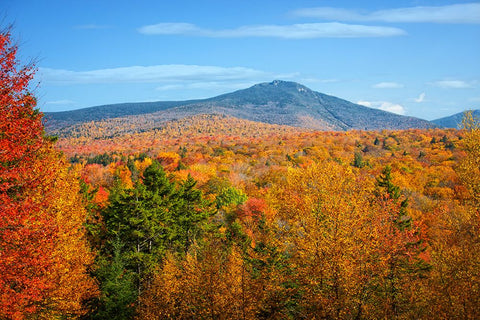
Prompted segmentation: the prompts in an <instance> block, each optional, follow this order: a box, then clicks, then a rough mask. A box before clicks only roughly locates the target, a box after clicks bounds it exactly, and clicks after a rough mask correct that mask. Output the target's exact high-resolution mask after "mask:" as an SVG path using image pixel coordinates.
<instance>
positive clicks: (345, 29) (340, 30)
mask: <svg viewBox="0 0 480 320" xmlns="http://www.w3.org/2000/svg"><path fill="white" fill-rule="evenodd" d="M138 32H140V33H143V34H146V35H185V36H199V37H211V38H243V37H274V38H284V39H315V38H363V37H392V36H401V35H405V34H406V32H405V31H403V30H402V29H399V28H391V27H380V26H364V25H354V24H344V23H338V22H332V23H304V24H293V25H283V26H282V25H258V26H241V27H238V28H236V29H222V30H212V29H204V28H200V27H198V26H196V25H194V24H191V23H159V24H154V25H147V26H143V27H141V28H139V29H138Z"/></svg>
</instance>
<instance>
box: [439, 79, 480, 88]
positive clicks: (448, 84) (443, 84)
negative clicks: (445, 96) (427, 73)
mask: <svg viewBox="0 0 480 320" xmlns="http://www.w3.org/2000/svg"><path fill="white" fill-rule="evenodd" d="M431 84H432V85H433V86H435V87H439V88H443V89H468V88H473V87H474V84H473V83H472V82H466V81H462V80H441V81H435V82H432V83H431Z"/></svg>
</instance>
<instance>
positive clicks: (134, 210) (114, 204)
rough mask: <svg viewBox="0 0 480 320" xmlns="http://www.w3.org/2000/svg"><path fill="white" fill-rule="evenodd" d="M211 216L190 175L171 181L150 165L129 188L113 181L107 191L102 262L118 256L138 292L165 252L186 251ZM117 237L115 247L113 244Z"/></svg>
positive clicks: (160, 167) (157, 166)
mask: <svg viewBox="0 0 480 320" xmlns="http://www.w3.org/2000/svg"><path fill="white" fill-rule="evenodd" d="M213 213H214V211H213V210H212V209H211V205H210V204H209V203H208V202H206V201H205V200H204V199H203V194H202V192H201V191H200V190H198V189H196V181H195V180H194V179H193V178H192V177H190V176H189V177H188V178H187V179H186V180H185V181H182V182H180V183H177V182H172V181H170V179H169V178H168V177H167V175H166V173H165V171H164V170H163V168H162V166H161V165H160V164H159V163H158V162H156V161H155V162H153V163H152V165H150V166H149V167H147V168H146V169H145V171H144V173H143V178H141V179H139V180H138V181H137V183H136V184H135V186H134V188H133V189H128V188H125V187H123V186H122V185H121V184H120V183H118V184H117V185H116V186H115V187H114V189H113V190H112V191H111V193H110V204H109V206H108V207H107V208H105V209H104V210H103V212H102V214H103V221H104V224H105V229H106V231H105V235H104V238H105V247H104V250H103V255H104V258H105V259H107V260H109V259H111V258H109V257H113V259H114V260H115V259H116V258H115V257H116V256H118V255H121V259H122V261H123V262H124V265H125V268H126V270H128V272H130V273H131V274H132V277H133V279H134V281H135V288H136V290H137V291H138V293H140V292H141V291H142V289H143V287H144V286H145V284H146V283H147V284H148V278H149V276H150V275H151V274H152V273H153V271H154V270H155V269H156V268H157V267H158V266H159V265H160V264H161V262H162V259H163V257H164V256H165V253H166V252H167V251H170V252H176V253H179V254H184V253H186V252H187V251H188V249H189V248H190V246H191V245H192V244H193V243H194V242H195V241H196V239H197V237H198V236H199V235H200V234H201V232H202V230H203V227H204V225H205V223H206V220H207V218H208V217H209V216H211V215H212V214H213ZM118 239H121V240H122V243H123V246H122V247H121V248H118V246H116V242H117V241H118ZM112 272H113V271H112ZM105 279H106V278H105Z"/></svg>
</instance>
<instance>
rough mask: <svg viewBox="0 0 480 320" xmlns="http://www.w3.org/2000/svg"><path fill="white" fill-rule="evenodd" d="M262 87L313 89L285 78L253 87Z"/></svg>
mask: <svg viewBox="0 0 480 320" xmlns="http://www.w3.org/2000/svg"><path fill="white" fill-rule="evenodd" d="M255 87H257V88H260V87H271V88H275V87H276V88H280V89H302V90H300V91H311V90H310V89H309V88H307V87H305V86H304V85H301V84H300V83H297V82H293V81H284V80H273V81H272V82H263V83H259V84H256V85H254V86H253V88H255Z"/></svg>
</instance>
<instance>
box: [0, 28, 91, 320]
mask: <svg viewBox="0 0 480 320" xmlns="http://www.w3.org/2000/svg"><path fill="white" fill-rule="evenodd" d="M16 53H17V47H16V46H15V45H13V44H12V39H11V34H10V32H9V31H3V32H0V114H1V115H2V119H1V120H0V318H2V319H24V318H31V317H32V316H33V315H39V316H42V315H43V316H47V314H49V315H51V316H49V317H50V318H51V317H53V316H54V315H55V316H56V315H58V313H62V314H70V315H78V314H80V313H84V312H85V310H84V309H83V308H82V307H81V306H80V304H79V303H80V301H79V300H78V301H77V302H79V303H76V302H75V303H69V302H67V300H69V299H70V297H68V295H66V294H65V293H64V291H65V290H67V291H68V290H69V289H68V287H71V286H76V285H80V286H79V288H78V289H77V290H78V291H77V293H78V294H79V295H78V296H76V297H75V299H77V297H83V298H86V297H87V296H88V294H87V293H86V292H90V293H91V294H94V293H95V286H94V283H93V282H92V281H91V280H89V277H88V276H87V267H88V265H89V264H90V263H91V260H92V258H91V252H90V251H89V250H88V247H87V246H86V242H85V241H84V239H83V236H82V235H81V232H82V223H83V218H84V213H85V211H84V209H83V211H82V208H80V209H79V205H80V204H81V203H80V198H78V197H77V198H75V197H72V195H71V194H68V193H67V194H58V193H55V194H54V193H53V192H54V190H55V187H58V186H60V183H63V185H64V186H63V187H62V188H61V189H62V190H75V188H73V189H72V187H73V186H74V185H75V183H77V180H72V179H70V178H68V179H66V177H65V176H63V177H61V176H59V174H60V173H61V174H62V175H69V173H68V172H67V170H66V168H67V167H66V164H65V163H64V162H62V161H61V157H60V155H59V153H58V152H56V151H55V150H54V149H53V144H52V142H51V139H49V138H47V137H46V136H45V135H44V133H43V125H42V122H41V117H42V115H41V113H39V112H38V110H36V109H35V105H36V101H35V98H34V97H33V96H32V95H31V94H30V92H29V90H28V85H29V81H30V80H31V79H32V76H33V71H34V70H33V68H32V67H31V66H26V67H18V62H17V60H16ZM63 178H65V179H66V180H65V182H61V181H62V179H63ZM66 183H68V184H69V185H65V184H66ZM72 201H73V202H75V201H76V203H72ZM71 209H72V210H73V209H74V210H73V211H71ZM77 214H78V219H77V217H75V218H74V219H73V221H75V223H73V224H71V223H70V224H68V225H60V223H63V222H64V221H65V220H68V219H67V216H75V215H77ZM71 236H73V237H74V238H75V239H74V242H73V243H76V245H79V246H80V251H77V248H78V246H77V247H74V246H65V245H64V244H66V243H68V242H69V241H70V240H72V239H73V238H72V239H67V238H69V237H71ZM60 257H63V258H62V259H60ZM64 258H66V259H64ZM59 261H62V263H63V266H61V265H59V264H58V263H57V262H59ZM61 268H64V270H61ZM72 268H73V270H75V271H74V272H75V273H77V272H78V273H77V274H76V275H75V276H71V274H70V273H69V272H66V271H65V270H72ZM52 275H58V276H59V277H60V276H61V279H59V278H58V277H53V276H52ZM78 281H80V282H78ZM61 287H62V288H63V289H62V288H61ZM84 293H85V294H84ZM79 299H80V300H81V299H82V298H79ZM47 317H48V316H47Z"/></svg>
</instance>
